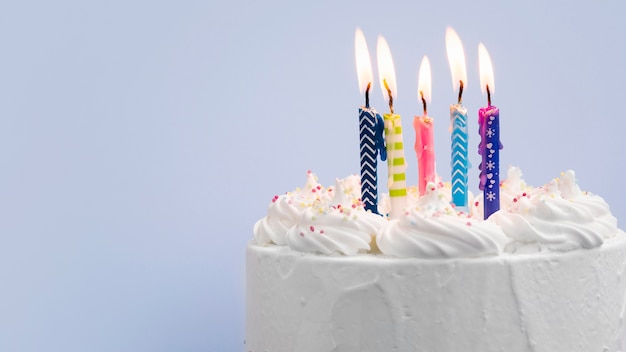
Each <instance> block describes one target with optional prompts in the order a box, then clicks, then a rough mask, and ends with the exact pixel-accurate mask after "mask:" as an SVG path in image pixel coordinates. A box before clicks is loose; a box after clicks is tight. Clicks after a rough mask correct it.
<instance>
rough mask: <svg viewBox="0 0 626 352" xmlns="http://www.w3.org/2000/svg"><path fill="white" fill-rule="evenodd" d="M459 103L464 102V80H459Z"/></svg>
mask: <svg viewBox="0 0 626 352" xmlns="http://www.w3.org/2000/svg"><path fill="white" fill-rule="evenodd" d="M458 102H459V105H461V103H463V80H459V100H458Z"/></svg>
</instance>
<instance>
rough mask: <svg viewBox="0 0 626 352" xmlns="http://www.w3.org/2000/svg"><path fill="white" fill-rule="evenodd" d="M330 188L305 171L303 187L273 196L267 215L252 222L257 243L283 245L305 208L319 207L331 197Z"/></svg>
mask: <svg viewBox="0 0 626 352" xmlns="http://www.w3.org/2000/svg"><path fill="white" fill-rule="evenodd" d="M331 193H332V189H328V190H327V189H325V188H324V187H322V185H320V184H319V183H318V181H317V176H315V174H314V173H312V172H311V171H308V172H307V180H306V184H305V186H304V187H303V188H298V189H296V190H295V191H292V192H287V193H286V194H283V195H277V196H274V198H273V199H272V202H271V203H270V205H269V206H268V210H267V216H265V217H264V218H262V219H260V220H259V221H257V222H256V224H254V239H255V241H256V242H257V243H259V244H270V243H274V244H277V245H281V246H284V245H286V244H287V242H286V239H285V236H286V234H287V231H288V230H289V229H290V228H291V227H292V226H294V225H295V224H296V223H297V221H298V220H299V218H300V215H301V214H302V212H303V211H304V210H305V209H308V208H311V207H320V206H322V205H323V204H325V203H327V202H328V201H329V200H330V199H331V195H330V194H331Z"/></svg>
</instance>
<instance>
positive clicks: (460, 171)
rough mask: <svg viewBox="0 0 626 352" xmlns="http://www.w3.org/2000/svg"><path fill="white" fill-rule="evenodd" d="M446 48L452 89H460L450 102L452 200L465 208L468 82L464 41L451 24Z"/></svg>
mask: <svg viewBox="0 0 626 352" xmlns="http://www.w3.org/2000/svg"><path fill="white" fill-rule="evenodd" d="M446 52H447V54H448V63H449V64H450V71H451V73H452V89H454V90H455V91H456V90H458V91H459V97H458V101H457V103H456V104H451V105H450V129H449V130H450V132H451V133H452V134H451V153H452V155H451V159H450V167H451V173H452V178H451V183H452V190H451V192H452V204H454V205H455V206H456V207H459V208H467V193H468V191H467V185H468V176H467V175H468V171H469V168H470V167H471V165H470V162H469V158H468V153H467V151H468V139H469V138H468V129H467V109H466V108H465V107H463V106H462V105H461V103H462V96H463V88H464V86H465V85H466V84H467V71H466V69H465V53H464V51H463V44H462V43H461V39H460V38H459V36H458V35H457V34H456V32H455V31H454V29H452V28H451V27H448V28H447V30H446Z"/></svg>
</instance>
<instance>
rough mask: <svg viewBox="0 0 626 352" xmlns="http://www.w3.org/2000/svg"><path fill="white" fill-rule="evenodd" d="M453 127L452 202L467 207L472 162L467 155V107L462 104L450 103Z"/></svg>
mask: <svg viewBox="0 0 626 352" xmlns="http://www.w3.org/2000/svg"><path fill="white" fill-rule="evenodd" d="M450 123H451V128H452V158H451V165H450V166H451V168H452V169H451V170H452V204H454V205H455V206H457V207H467V178H468V177H467V174H468V170H469V168H470V166H471V165H470V162H469V159H468V155H467V144H468V134H467V133H468V132H467V109H465V108H464V107H463V106H461V104H453V105H450Z"/></svg>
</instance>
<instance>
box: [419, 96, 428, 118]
mask: <svg viewBox="0 0 626 352" xmlns="http://www.w3.org/2000/svg"><path fill="white" fill-rule="evenodd" d="M420 96H421V97H422V106H423V107H424V116H427V115H428V109H427V107H426V99H425V98H424V92H422V91H421V90H420Z"/></svg>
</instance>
